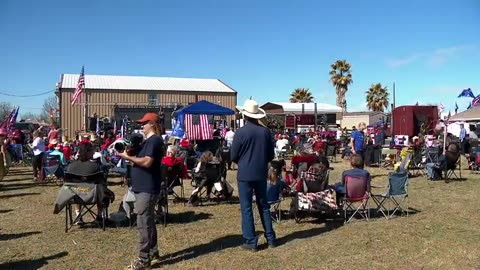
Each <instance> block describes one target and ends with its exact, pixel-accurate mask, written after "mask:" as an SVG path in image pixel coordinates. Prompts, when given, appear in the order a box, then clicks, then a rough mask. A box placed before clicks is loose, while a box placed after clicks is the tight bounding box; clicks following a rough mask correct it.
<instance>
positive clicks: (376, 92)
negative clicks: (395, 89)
mask: <svg viewBox="0 0 480 270" xmlns="http://www.w3.org/2000/svg"><path fill="white" fill-rule="evenodd" d="M365 94H367V96H366V100H367V107H368V109H369V110H371V111H374V112H384V111H385V109H388V105H389V104H390V102H389V99H388V90H387V87H386V86H385V87H384V86H382V84H381V83H377V84H372V85H371V86H370V88H369V89H368V91H366V92H365Z"/></svg>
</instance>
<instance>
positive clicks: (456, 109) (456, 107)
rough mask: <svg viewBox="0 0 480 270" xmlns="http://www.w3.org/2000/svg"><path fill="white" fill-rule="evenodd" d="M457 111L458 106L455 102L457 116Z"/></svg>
mask: <svg viewBox="0 0 480 270" xmlns="http://www.w3.org/2000/svg"><path fill="white" fill-rule="evenodd" d="M457 111H458V105H457V102H455V114H457Z"/></svg>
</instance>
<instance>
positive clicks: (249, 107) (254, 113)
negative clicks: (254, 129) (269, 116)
mask: <svg viewBox="0 0 480 270" xmlns="http://www.w3.org/2000/svg"><path fill="white" fill-rule="evenodd" d="M237 109H238V110H239V111H240V113H242V114H243V115H245V116H248V117H250V118H253V119H261V118H264V117H265V116H266V113H265V111H264V110H263V109H261V108H259V107H258V103H257V102H256V101H255V100H251V99H247V100H245V103H244V104H243V107H239V106H237Z"/></svg>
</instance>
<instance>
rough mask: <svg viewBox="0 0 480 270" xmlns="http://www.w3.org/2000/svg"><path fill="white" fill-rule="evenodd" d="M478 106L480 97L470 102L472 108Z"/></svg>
mask: <svg viewBox="0 0 480 270" xmlns="http://www.w3.org/2000/svg"><path fill="white" fill-rule="evenodd" d="M475 106H480V95H478V96H477V97H476V98H474V99H473V100H472V107H475Z"/></svg>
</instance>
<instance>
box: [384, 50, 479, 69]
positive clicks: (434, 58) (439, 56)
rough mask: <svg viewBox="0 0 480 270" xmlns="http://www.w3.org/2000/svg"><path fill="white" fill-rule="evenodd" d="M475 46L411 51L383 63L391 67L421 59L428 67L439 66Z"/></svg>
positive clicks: (405, 64)
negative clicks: (406, 54) (411, 52)
mask: <svg viewBox="0 0 480 270" xmlns="http://www.w3.org/2000/svg"><path fill="white" fill-rule="evenodd" d="M475 47H476V46H474V45H459V46H452V47H448V48H440V49H436V50H434V51H432V52H423V53H413V54H411V55H408V56H405V57H400V58H388V59H386V60H385V63H386V64H387V65H388V66H389V67H391V68H398V67H402V66H407V65H410V64H413V63H415V62H418V61H423V62H424V63H425V64H427V65H428V66H430V67H439V66H441V65H443V64H444V63H446V62H447V61H448V60H451V59H453V58H455V57H457V56H458V55H459V54H461V53H464V52H465V51H469V50H471V49H474V48H475Z"/></svg>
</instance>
